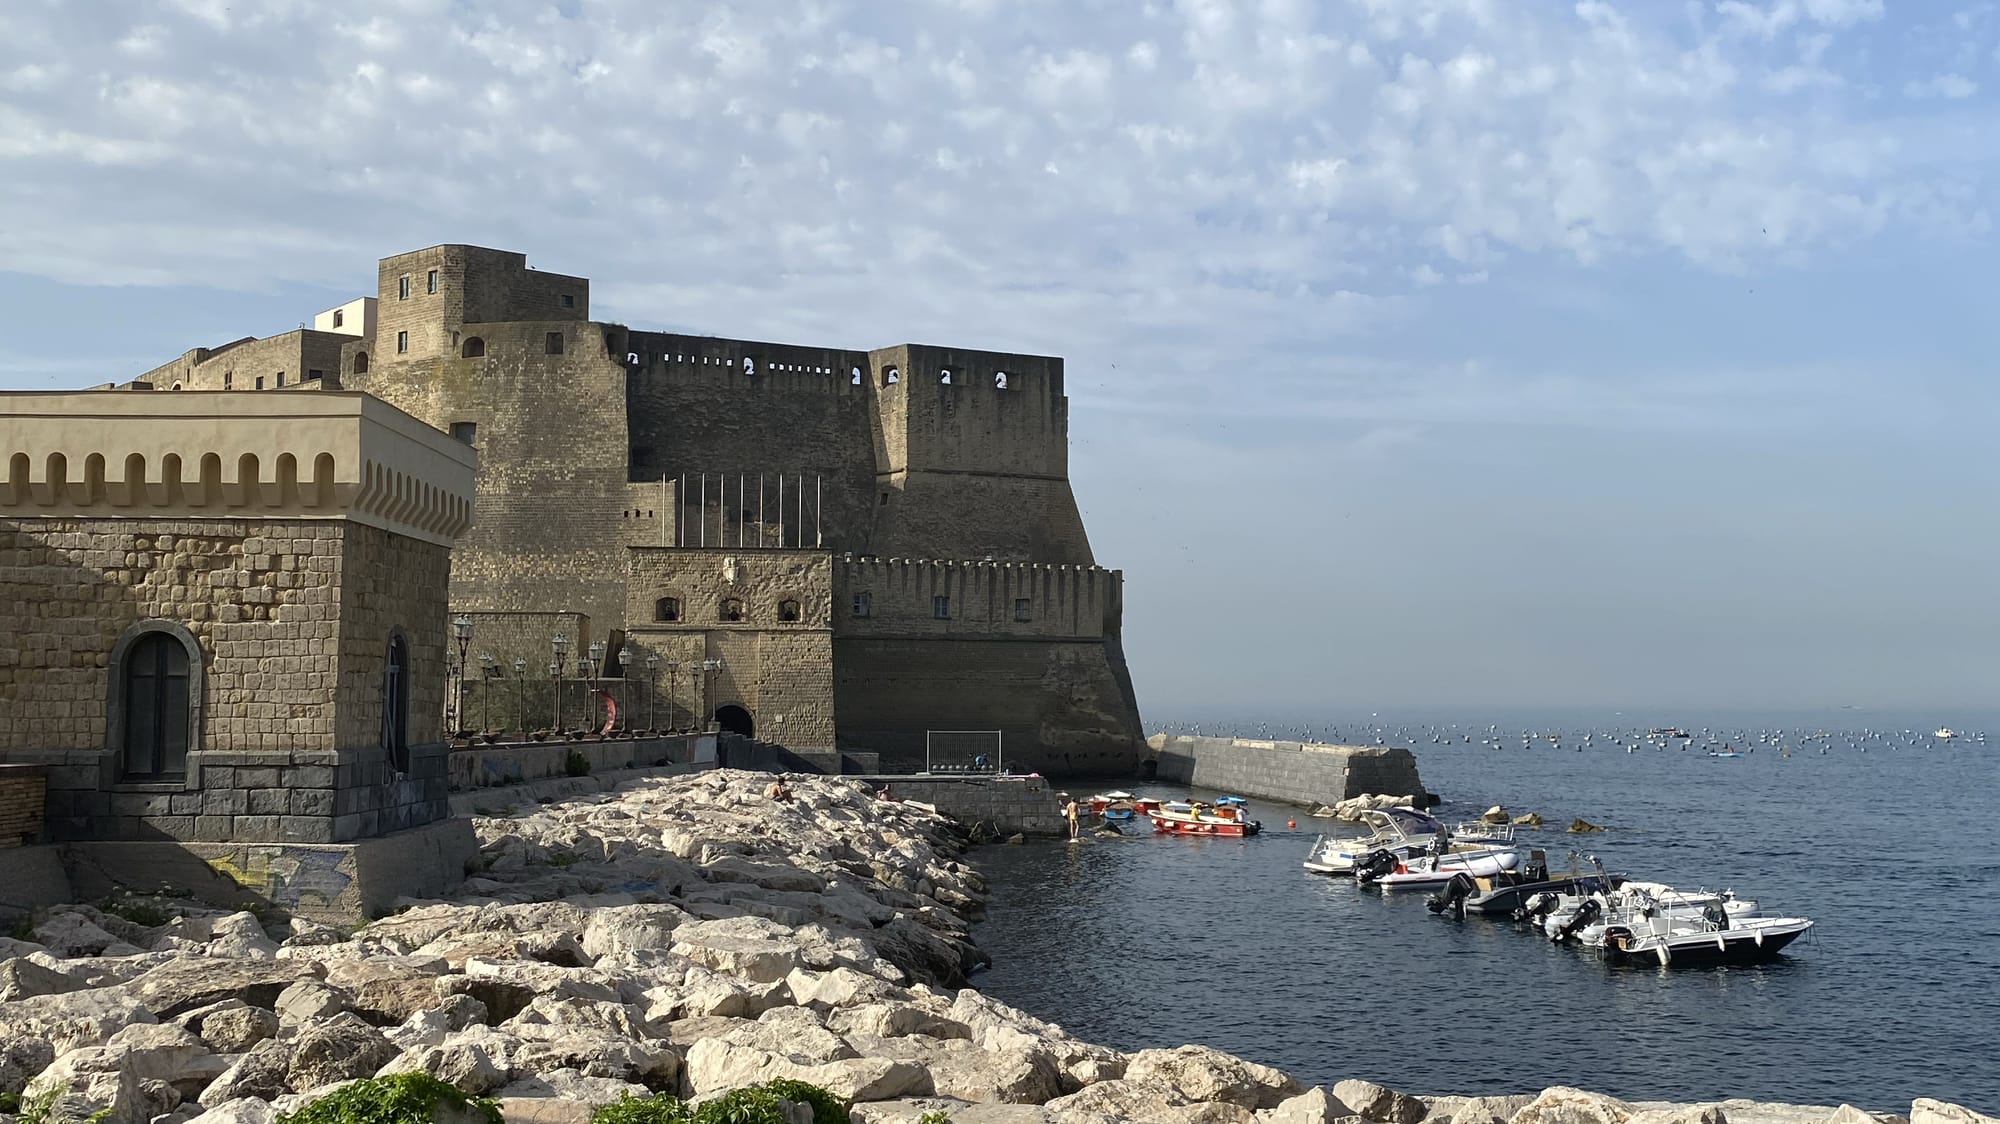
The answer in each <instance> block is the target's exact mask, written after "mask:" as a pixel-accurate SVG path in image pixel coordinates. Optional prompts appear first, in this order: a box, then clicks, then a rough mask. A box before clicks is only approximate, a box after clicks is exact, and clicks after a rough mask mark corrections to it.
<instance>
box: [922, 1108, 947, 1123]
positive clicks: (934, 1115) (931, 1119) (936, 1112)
mask: <svg viewBox="0 0 2000 1124" xmlns="http://www.w3.org/2000/svg"><path fill="white" fill-rule="evenodd" d="M917 1124H951V1117H949V1116H946V1115H945V1113H944V1110H943V1109H941V1108H934V1109H931V1110H930V1111H929V1112H926V1113H924V1114H923V1115H922V1116H919V1117H917Z"/></svg>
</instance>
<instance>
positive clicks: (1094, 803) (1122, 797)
mask: <svg viewBox="0 0 2000 1124" xmlns="http://www.w3.org/2000/svg"><path fill="white" fill-rule="evenodd" d="M1136 799H1138V798H1137V797H1135V796H1133V795H1132V794H1131V793H1129V792H1100V793H1098V794H1097V795H1095V796H1093V797H1091V798H1090V799H1089V800H1086V801H1085V802H1084V804H1085V806H1086V807H1088V808H1089V809H1090V811H1091V813H1092V814H1093V815H1097V816H1101V817H1103V819H1104V820H1105V821H1106V822H1107V823H1122V822H1124V821H1126V820H1130V819H1132V818H1134V817H1135V816H1137V815H1138V814H1139V810H1138V807H1137V805H1135V804H1134V803H1133V801H1134V800H1136Z"/></svg>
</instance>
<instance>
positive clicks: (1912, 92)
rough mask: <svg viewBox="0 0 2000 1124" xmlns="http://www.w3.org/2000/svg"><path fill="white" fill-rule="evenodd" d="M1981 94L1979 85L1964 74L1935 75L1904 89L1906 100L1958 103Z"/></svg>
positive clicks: (1910, 84) (1908, 85)
mask: <svg viewBox="0 0 2000 1124" xmlns="http://www.w3.org/2000/svg"><path fill="white" fill-rule="evenodd" d="M1978 92H1979V85H1978V84H1977V83H1975V82H1973V81H1972V80H1971V79H1970V78H1967V77H1965V76H1964V75H1963V74H1935V75H1932V76H1931V77H1929V78H1926V79H1924V80H1922V81H1920V82H1911V83H1909V84H1907V85H1905V86H1904V87H1903V96H1904V97H1906V98H1920V99H1921V98H1943V99H1946V100H1948V101H1957V100H1959V99H1961V98H1969V97H1971V96H1972V95H1974V94H1976V93H1978Z"/></svg>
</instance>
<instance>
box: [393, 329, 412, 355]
mask: <svg viewBox="0 0 2000 1124" xmlns="http://www.w3.org/2000/svg"><path fill="white" fill-rule="evenodd" d="M408 350H410V333H408V332H397V333H396V352H397V354H402V353H403V352H406V351H408Z"/></svg>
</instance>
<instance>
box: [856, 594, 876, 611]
mask: <svg viewBox="0 0 2000 1124" xmlns="http://www.w3.org/2000/svg"><path fill="white" fill-rule="evenodd" d="M874 608H875V601H874V598H872V597H870V596H869V595H868V594H867V593H866V592H862V593H857V594H855V595H854V615H855V616H857V617H865V616H868V615H869V614H870V613H871V612H873V611H874Z"/></svg>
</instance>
